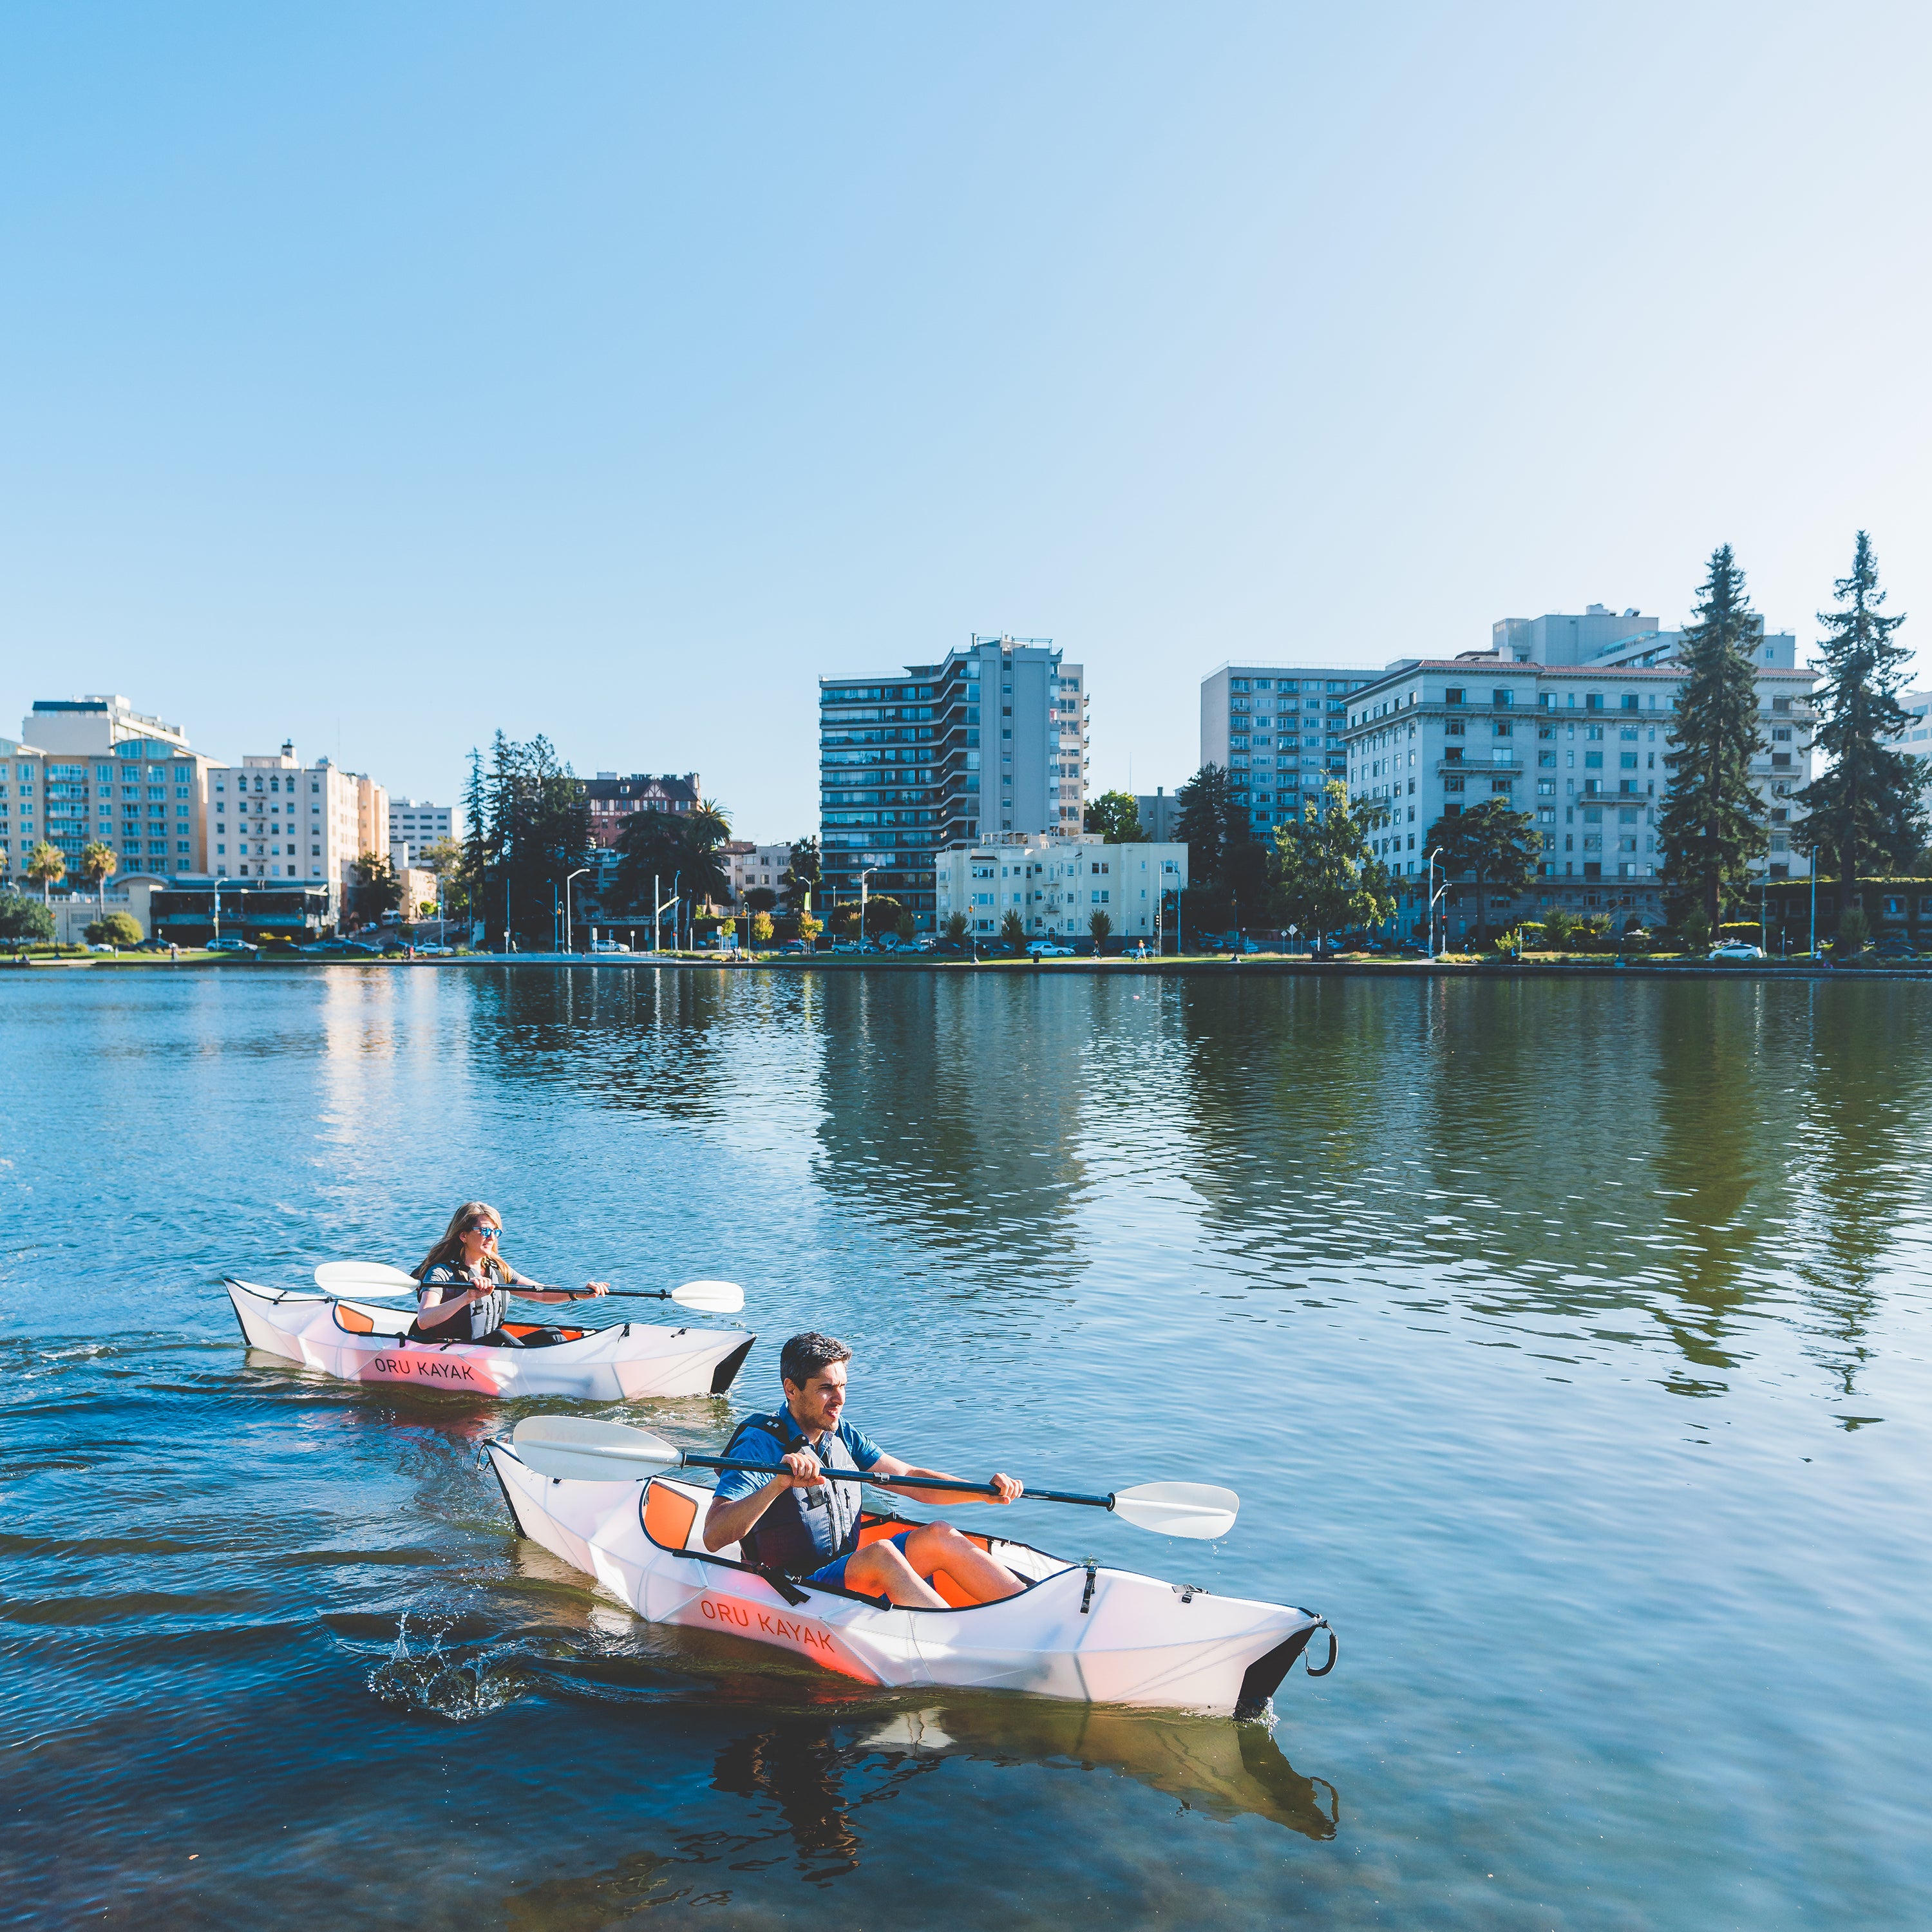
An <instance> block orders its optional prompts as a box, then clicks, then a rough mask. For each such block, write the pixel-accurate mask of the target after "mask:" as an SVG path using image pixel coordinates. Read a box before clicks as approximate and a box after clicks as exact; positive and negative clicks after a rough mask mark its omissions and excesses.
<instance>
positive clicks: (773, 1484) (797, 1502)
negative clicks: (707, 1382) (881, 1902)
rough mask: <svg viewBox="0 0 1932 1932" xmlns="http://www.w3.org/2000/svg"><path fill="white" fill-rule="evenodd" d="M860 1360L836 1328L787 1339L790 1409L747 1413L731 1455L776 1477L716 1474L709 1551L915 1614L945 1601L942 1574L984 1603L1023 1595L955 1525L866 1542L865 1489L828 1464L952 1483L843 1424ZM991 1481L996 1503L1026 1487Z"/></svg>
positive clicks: (1003, 1478) (782, 1367)
mask: <svg viewBox="0 0 1932 1932" xmlns="http://www.w3.org/2000/svg"><path fill="white" fill-rule="evenodd" d="M851 1359H852V1352H851V1350H850V1349H848V1348H847V1347H846V1346H845V1345H844V1343H842V1342H835V1341H833V1340H832V1338H831V1337H830V1336H829V1335H816V1334H805V1335H794V1336H793V1337H792V1338H791V1340H790V1341H789V1342H787V1343H786V1344H785V1345H784V1350H783V1352H781V1355H779V1358H778V1378H779V1380H780V1382H781V1384H782V1385H783V1387H784V1396H785V1406H784V1408H783V1409H780V1410H778V1412H777V1413H776V1414H775V1415H754V1416H748V1417H747V1418H745V1421H742V1422H741V1423H740V1424H739V1425H738V1427H737V1430H736V1432H735V1433H733V1436H732V1438H731V1440H730V1443H729V1444H728V1445H727V1447H726V1448H725V1451H724V1454H726V1455H727V1457H742V1459H743V1460H745V1461H746V1462H748V1463H768V1464H769V1465H770V1466H771V1467H772V1469H773V1470H774V1471H775V1474H774V1475H770V1476H766V1477H761V1476H759V1475H756V1474H755V1473H754V1472H752V1471H751V1470H748V1469H727V1470H726V1471H725V1472H724V1474H723V1475H721V1477H719V1478H718V1487H717V1489H716V1490H715V1492H714V1493H713V1496H712V1503H711V1508H710V1510H709V1512H708V1513H707V1514H706V1517H705V1519H704V1547H706V1549H707V1550H722V1549H723V1548H724V1547H725V1545H726V1544H731V1543H736V1544H740V1545H741V1546H742V1547H743V1550H744V1551H745V1555H746V1556H748V1557H749V1558H750V1559H751V1561H752V1562H754V1563H756V1564H757V1565H760V1567H762V1568H766V1569H772V1570H781V1571H784V1572H785V1573H786V1574H787V1575H790V1576H793V1577H802V1578H803V1579H804V1580H805V1582H806V1583H822V1584H825V1585H826V1586H829V1588H831V1589H844V1590H856V1591H857V1592H859V1594H860V1595H862V1596H868V1597H884V1598H887V1599H888V1600H889V1601H891V1602H892V1603H895V1604H904V1605H906V1606H907V1607H910V1608H913V1609H916V1610H944V1609H945V1608H946V1599H945V1598H944V1597H942V1596H941V1595H940V1594H939V1592H938V1591H937V1590H935V1589H934V1588H933V1587H932V1584H931V1583H929V1582H927V1580H926V1579H927V1578H929V1577H931V1576H932V1574H933V1573H934V1571H937V1570H944V1571H945V1572H946V1573H947V1575H948V1576H949V1577H951V1578H952V1579H953V1581H954V1582H955V1583H957V1584H958V1585H959V1587H960V1588H961V1589H962V1590H964V1591H965V1592H966V1593H967V1594H968V1595H970V1596H972V1597H974V1598H977V1599H978V1600H979V1601H980V1602H981V1603H983V1604H991V1603H996V1602H998V1601H999V1600H1000V1599H1001V1598H1003V1597H1015V1596H1018V1595H1019V1593H1020V1592H1021V1591H1022V1589H1024V1588H1025V1585H1024V1584H1022V1583H1021V1581H1020V1580H1019V1578H1018V1577H1016V1576H1015V1575H1014V1574H1013V1572H1012V1571H1010V1570H1009V1569H1008V1568H1007V1566H1006V1565H1004V1563H1001V1562H998V1561H997V1560H996V1559H994V1558H993V1557H991V1556H988V1555H987V1553H986V1551H984V1550H982V1549H981V1548H980V1546H979V1545H978V1544H976V1543H973V1542H970V1541H968V1539H967V1538H965V1537H963V1536H962V1535H960V1533H959V1531H957V1530H956V1529H954V1528H953V1526H952V1525H951V1524H950V1523H921V1524H920V1525H919V1527H918V1528H917V1529H905V1530H901V1531H900V1532H899V1533H898V1535H896V1536H893V1537H890V1538H882V1539H881V1540H880V1541H878V1542H876V1543H868V1544H866V1546H865V1548H864V1549H862V1550H861V1549H859V1547H858V1538H859V1494H860V1489H861V1486H860V1485H859V1484H857V1483H827V1482H822V1481H820V1479H819V1472H820V1469H858V1470H868V1469H876V1470H877V1472H878V1473H879V1474H880V1475H882V1476H931V1477H933V1478H935V1479H938V1480H942V1481H944V1480H950V1478H947V1476H946V1472H945V1471H944V1470H943V1469H915V1468H914V1467H913V1466H912V1465H911V1464H910V1463H901V1461H900V1460H898V1457H895V1456H888V1455H887V1454H886V1453H885V1451H883V1449H881V1448H880V1447H879V1446H878V1445H877V1443H876V1442H872V1441H871V1440H870V1439H868V1438H867V1437H865V1436H862V1435H861V1434H860V1433H859V1431H858V1430H856V1429H855V1428H853V1426H852V1425H851V1424H850V1423H849V1422H846V1421H843V1420H841V1417H842V1415H843V1412H844V1407H845V1380H846V1378H845V1364H847V1362H849V1361H850V1360H851ZM992 1484H993V1487H995V1489H996V1490H998V1492H999V1494H998V1496H994V1497H989V1499H988V1500H989V1502H1001V1503H1010V1502H1016V1501H1017V1500H1018V1499H1019V1496H1021V1494H1022V1492H1023V1490H1024V1489H1025V1485H1024V1484H1022V1483H1021V1482H1019V1481H1018V1479H1017V1478H1014V1477H1012V1476H1007V1475H995V1476H994V1477H993V1478H992ZM893 1493H894V1494H895V1495H896V1496H911V1497H913V1498H914V1499H916V1500H917V1501H919V1502H931V1503H941V1502H955V1503H956V1502H959V1497H958V1496H949V1495H947V1493H944V1491H938V1490H926V1491H922V1490H917V1489H901V1488H899V1487H898V1486H897V1485H895V1486H894V1489H893Z"/></svg>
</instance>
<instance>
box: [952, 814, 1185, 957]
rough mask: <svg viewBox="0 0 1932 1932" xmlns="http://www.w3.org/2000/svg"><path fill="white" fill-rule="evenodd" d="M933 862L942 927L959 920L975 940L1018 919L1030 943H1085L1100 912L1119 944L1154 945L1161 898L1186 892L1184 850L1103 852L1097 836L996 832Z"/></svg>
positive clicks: (1106, 846)
mask: <svg viewBox="0 0 1932 1932" xmlns="http://www.w3.org/2000/svg"><path fill="white" fill-rule="evenodd" d="M936 859H937V863H936V866H935V873H936V883H935V899H936V901H937V904H936V905H935V912H936V914H937V916H938V923H939V925H940V926H941V928H944V926H945V924H946V922H947V920H948V919H950V918H951V917H952V916H953V914H954V913H959V914H961V915H962V916H963V917H964V918H965V920H966V923H967V927H968V930H969V931H970V932H972V933H973V934H974V935H975V936H976V937H977V938H989V937H991V936H992V935H994V934H996V933H997V932H998V931H999V929H1000V928H1001V926H1002V924H1004V922H1005V919H1006V916H1007V913H1010V912H1016V913H1019V916H1020V922H1021V923H1022V925H1023V926H1025V929H1026V932H1027V936H1028V938H1030V939H1033V938H1040V939H1048V938H1058V939H1061V940H1066V939H1085V938H1087V937H1088V932H1089V930H1090V928H1091V924H1092V921H1093V916H1094V913H1097V912H1103V913H1106V915H1107V919H1108V923H1109V927H1110V928H1111V929H1112V932H1115V933H1116V934H1118V935H1120V936H1121V938H1127V939H1152V938H1154V937H1155V935H1157V934H1158V933H1159V932H1160V908H1161V898H1162V895H1163V893H1166V892H1182V891H1184V890H1185V889H1186V888H1187V847H1186V846H1185V845H1180V844H1160V845H1109V844H1108V843H1107V842H1106V840H1105V839H1104V838H1103V837H1102V836H1101V835H1100V833H1099V832H1072V833H1064V834H1062V833H1055V832H1002V833H999V834H997V835H995V836H994V837H993V838H987V839H981V840H978V841H975V842H974V843H971V844H956V845H950V846H948V847H947V849H946V850H944V851H943V852H941V853H938V854H937V855H936Z"/></svg>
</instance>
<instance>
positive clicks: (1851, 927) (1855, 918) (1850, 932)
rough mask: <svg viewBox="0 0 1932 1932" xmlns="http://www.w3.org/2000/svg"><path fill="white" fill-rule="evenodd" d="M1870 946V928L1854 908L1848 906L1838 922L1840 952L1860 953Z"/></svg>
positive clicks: (1862, 914)
mask: <svg viewBox="0 0 1932 1932" xmlns="http://www.w3.org/2000/svg"><path fill="white" fill-rule="evenodd" d="M1870 944H1871V926H1870V923H1869V922H1867V919H1866V918H1865V916H1864V913H1861V911H1859V910H1858V907H1856V906H1849V907H1846V910H1845V912H1844V913H1843V916H1841V918H1840V919H1839V921H1838V947H1837V950H1838V951H1839V952H1841V953H1862V952H1863V951H1864V950H1865V948H1866V947H1867V946H1868V945H1870Z"/></svg>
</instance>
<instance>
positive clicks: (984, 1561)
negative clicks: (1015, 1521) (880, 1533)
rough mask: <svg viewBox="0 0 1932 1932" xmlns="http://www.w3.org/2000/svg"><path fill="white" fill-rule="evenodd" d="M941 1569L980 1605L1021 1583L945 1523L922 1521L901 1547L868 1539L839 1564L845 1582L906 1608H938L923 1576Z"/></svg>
mask: <svg viewBox="0 0 1932 1932" xmlns="http://www.w3.org/2000/svg"><path fill="white" fill-rule="evenodd" d="M935 1570H944V1571H945V1572H946V1573H947V1575H948V1576H950V1577H951V1578H952V1579H953V1581H954V1582H955V1583H957V1584H958V1585H959V1587H960V1588H961V1589H962V1590H964V1591H965V1592H967V1593H968V1595H970V1596H972V1597H974V1598H977V1599H978V1600H979V1601H980V1602H981V1603H983V1604H996V1603H998V1602H999V1601H1001V1599H1002V1598H1007V1597H1017V1596H1018V1595H1019V1593H1020V1592H1022V1590H1024V1589H1025V1588H1026V1586H1025V1584H1024V1583H1022V1582H1021V1581H1020V1580H1019V1578H1018V1577H1016V1576H1015V1575H1014V1574H1013V1572H1012V1571H1010V1570H1009V1569H1008V1568H1007V1566H1006V1565H1004V1563H1002V1562H999V1561H998V1559H995V1558H994V1557H992V1556H988V1555H987V1554H986V1552H985V1551H984V1550H982V1549H981V1548H980V1546H979V1545H978V1544H977V1543H974V1542H971V1541H968V1538H965V1537H964V1536H962V1535H960V1533H959V1531H958V1530H956V1529H954V1528H953V1526H952V1525H951V1524H950V1523H921V1524H920V1525H919V1527H918V1529H916V1530H914V1531H913V1533H912V1534H911V1535H910V1536H908V1537H907V1538H906V1547H905V1553H904V1555H903V1556H901V1554H900V1553H899V1551H898V1547H896V1546H895V1544H892V1543H891V1542H890V1541H886V1540H885V1539H883V1538H882V1539H881V1540H880V1541H878V1542H877V1543H868V1544H867V1545H866V1546H865V1548H864V1549H863V1550H859V1551H858V1552H857V1553H856V1554H855V1555H854V1556H852V1557H851V1558H850V1560H849V1561H848V1562H847V1564H846V1565H845V1587H846V1588H847V1589H848V1590H859V1591H862V1592H864V1593H865V1595H867V1596H871V1597H877V1596H883V1597H886V1598H889V1600H890V1601H892V1602H893V1603H895V1604H901V1605H903V1606H904V1607H907V1608H910V1609H915V1610H944V1609H945V1608H946V1607H947V1605H946V1599H945V1598H944V1597H942V1596H941V1595H940V1594H939V1592H938V1591H937V1590H935V1589H933V1587H932V1585H931V1584H930V1583H927V1582H926V1581H925V1579H926V1578H927V1577H930V1576H931V1575H932V1573H933V1572H934V1571H935Z"/></svg>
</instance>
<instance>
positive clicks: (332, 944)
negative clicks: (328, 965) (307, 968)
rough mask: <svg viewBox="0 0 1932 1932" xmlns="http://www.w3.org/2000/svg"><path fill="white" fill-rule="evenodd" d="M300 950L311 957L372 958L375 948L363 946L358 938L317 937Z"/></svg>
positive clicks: (374, 954)
mask: <svg viewBox="0 0 1932 1932" xmlns="http://www.w3.org/2000/svg"><path fill="white" fill-rule="evenodd" d="M302 952H303V953H304V954H305V956H307V957H308V958H310V959H374V958H375V956H376V949H375V948H374V947H373V946H365V945H364V944H362V941H360V940H359V939H318V940H317V941H315V942H314V944H312V945H309V946H305V947H302Z"/></svg>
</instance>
